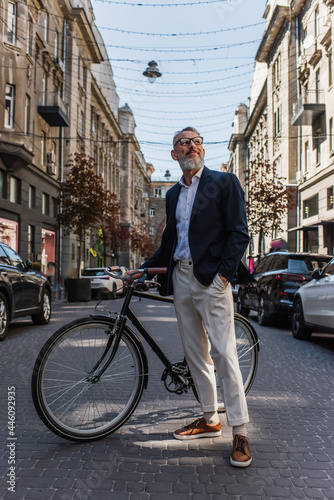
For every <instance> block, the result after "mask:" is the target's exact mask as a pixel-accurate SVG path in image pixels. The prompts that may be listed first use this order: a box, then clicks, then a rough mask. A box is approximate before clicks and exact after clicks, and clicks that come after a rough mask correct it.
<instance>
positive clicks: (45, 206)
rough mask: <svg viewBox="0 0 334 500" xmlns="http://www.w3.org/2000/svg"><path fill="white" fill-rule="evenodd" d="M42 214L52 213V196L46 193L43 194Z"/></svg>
mask: <svg viewBox="0 0 334 500" xmlns="http://www.w3.org/2000/svg"><path fill="white" fill-rule="evenodd" d="M42 214H43V215H50V196H49V195H48V194H46V193H43V196H42Z"/></svg>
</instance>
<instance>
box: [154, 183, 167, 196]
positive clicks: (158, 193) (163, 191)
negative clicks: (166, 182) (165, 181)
mask: <svg viewBox="0 0 334 500" xmlns="http://www.w3.org/2000/svg"><path fill="white" fill-rule="evenodd" d="M154 197H155V198H165V197H166V188H165V186H160V187H156V188H154Z"/></svg>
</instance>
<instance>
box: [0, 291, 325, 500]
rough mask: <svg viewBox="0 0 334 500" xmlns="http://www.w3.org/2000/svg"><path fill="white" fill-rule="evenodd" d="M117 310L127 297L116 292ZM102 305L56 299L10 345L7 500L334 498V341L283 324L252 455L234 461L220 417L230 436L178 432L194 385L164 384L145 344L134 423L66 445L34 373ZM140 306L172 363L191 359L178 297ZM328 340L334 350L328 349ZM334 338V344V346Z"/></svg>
mask: <svg viewBox="0 0 334 500" xmlns="http://www.w3.org/2000/svg"><path fill="white" fill-rule="evenodd" d="M111 304H112V309H115V310H117V309H118V308H119V307H120V304H121V301H120V300H116V301H112V302H111ZM94 305H95V304H94V303H93V302H89V303H81V304H79V303H68V302H66V301H64V299H61V300H56V301H55V303H54V305H53V307H54V309H53V320H52V323H51V324H50V325H47V326H46V327H36V326H34V325H32V323H31V322H29V321H27V320H25V321H18V322H17V323H15V324H14V325H13V326H12V328H11V330H10V333H9V335H8V337H7V339H6V340H5V341H4V342H3V343H1V345H0V347H1V368H0V369H1V378H0V383H1V386H2V394H3V399H5V402H6V398H7V393H8V387H11V386H14V387H15V392H16V410H15V411H16V422H15V424H16V428H15V437H16V438H17V440H16V443H15V467H16V469H15V475H16V477H15V492H12V491H8V489H7V488H8V486H9V484H7V480H8V476H6V475H7V474H8V471H9V467H10V465H9V453H10V450H9V448H8V447H7V446H6V444H7V442H8V440H7V438H8V427H7V421H8V416H7V404H3V405H2V410H1V424H2V425H1V428H2V430H3V431H2V444H3V446H2V457H3V458H2V465H3V471H4V474H3V477H2V479H1V483H0V497H1V498H4V499H20V500H28V499H31V500H38V499H43V500H51V499H52V500H72V499H73V500H76V499H78V500H81V499H87V500H101V498H106V499H113V500H146V499H150V500H168V499H171V500H184V499H188V498H189V499H193V500H218V499H219V500H221V498H225V497H226V498H228V499H229V500H246V499H250V500H251V499H291V498H305V499H306V498H307V499H312V500H313V499H331V498H334V466H333V458H334V439H333V428H334V418H333V416H334V415H333V413H334V412H333V407H334V405H333V380H334V366H333V365H334V363H333V352H334V343H333V342H332V344H331V343H330V340H326V342H323V341H321V340H319V341H315V342H312V343H311V342H306V343H303V342H298V341H296V340H295V339H293V338H292V336H291V334H290V332H288V331H287V330H284V329H283V328H278V329H274V328H261V327H259V326H258V325H257V323H256V322H255V323H254V326H255V328H256V329H257V332H258V335H259V337H260V342H261V350H260V364H259V369H258V374H257V377H256V380H255V383H254V386H253V388H252V390H251V391H250V393H249V395H248V397H247V400H248V404H249V412H250V417H251V422H250V424H249V426H248V429H249V438H250V443H251V449H252V452H253V455H254V459H253V463H252V465H251V466H250V467H248V468H246V469H238V468H233V467H231V466H230V464H229V454H230V447H231V443H232V440H231V431H230V429H229V428H228V427H227V426H226V417H225V415H222V417H221V420H222V424H223V431H222V437H220V438H215V439H201V440H194V441H190V442H183V441H177V440H175V439H173V436H172V433H173V431H174V430H175V429H176V428H178V427H180V426H181V425H183V424H185V423H189V422H190V421H191V420H192V419H193V418H194V417H197V415H199V413H200V411H199V406H198V403H197V402H196V400H195V399H194V397H193V395H192V394H187V395H183V396H177V395H174V394H172V393H169V392H167V391H166V390H165V388H164V385H163V382H161V380H160V378H161V374H162V371H163V366H162V365H161V363H160V361H159V360H158V359H157V358H156V357H155V355H154V354H153V353H152V352H151V350H150V349H148V348H146V347H145V350H146V353H147V356H148V359H149V367H150V375H149V385H148V389H147V390H146V391H144V394H143V398H142V400H141V402H140V403H139V406H138V408H137V410H136V412H135V413H134V415H133V416H132V417H131V418H130V420H129V421H128V422H127V424H126V425H125V426H124V427H123V428H121V429H120V430H119V431H117V432H116V433H114V434H112V435H110V436H108V437H107V438H104V439H102V440H100V441H95V442H91V443H85V444H82V443H74V442H67V441H64V440H63V439H61V438H59V437H57V436H55V435H53V434H52V433H51V432H50V431H49V430H48V429H47V428H45V426H44V425H43V424H42V423H41V421H40V420H39V419H38V417H37V415H36V412H35V409H34V407H33V403H32V401H31V396H30V386H29V384H30V376H31V371H32V367H33V364H34V361H35V359H36V356H37V354H38V352H39V350H40V348H41V346H42V345H43V343H44V342H45V340H46V339H47V338H48V337H49V336H50V335H51V333H53V332H54V331H55V330H56V329H57V328H59V327H60V326H62V325H63V324H65V323H66V322H68V321H70V320H72V319H75V318H76V317H82V316H85V315H89V314H90V313H91V312H93V310H94ZM133 309H134V310H135V312H136V313H137V314H138V315H139V316H140V318H141V320H142V321H143V322H144V323H145V322H146V321H150V327H149V329H150V331H152V333H154V338H155V340H156V341H157V342H158V343H159V345H161V346H162V347H163V349H164V350H165V351H166V354H167V355H168V356H169V357H170V358H171V359H172V360H173V361H179V360H181V359H182V354H181V348H180V340H179V336H178V331H177V325H176V320H175V317H174V314H173V310H172V308H171V306H169V305H168V304H165V303H163V304H162V305H160V304H159V303H157V302H153V301H146V300H142V301H141V302H139V300H138V299H135V300H134V302H133ZM328 346H329V347H328ZM330 346H332V347H330Z"/></svg>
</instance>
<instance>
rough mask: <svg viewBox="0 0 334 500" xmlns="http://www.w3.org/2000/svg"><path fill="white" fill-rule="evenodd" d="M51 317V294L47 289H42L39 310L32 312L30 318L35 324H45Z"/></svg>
mask: <svg viewBox="0 0 334 500" xmlns="http://www.w3.org/2000/svg"><path fill="white" fill-rule="evenodd" d="M50 318H51V295H50V292H49V290H43V293H42V304H41V310H40V312H39V313H38V314H33V315H32V316H31V319H32V321H33V323H34V324H35V325H46V324H47V323H49V321H50Z"/></svg>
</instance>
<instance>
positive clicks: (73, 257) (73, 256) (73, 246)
mask: <svg viewBox="0 0 334 500" xmlns="http://www.w3.org/2000/svg"><path fill="white" fill-rule="evenodd" d="M72 260H75V244H74V243H72Z"/></svg>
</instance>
